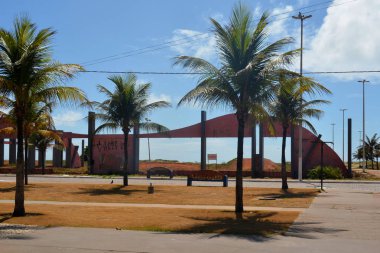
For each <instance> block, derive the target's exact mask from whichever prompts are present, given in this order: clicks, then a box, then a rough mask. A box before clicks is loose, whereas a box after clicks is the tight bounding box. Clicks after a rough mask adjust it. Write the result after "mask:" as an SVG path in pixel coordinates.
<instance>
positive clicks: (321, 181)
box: [320, 141, 324, 191]
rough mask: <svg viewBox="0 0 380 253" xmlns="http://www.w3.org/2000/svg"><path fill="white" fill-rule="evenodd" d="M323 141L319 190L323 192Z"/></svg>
mask: <svg viewBox="0 0 380 253" xmlns="http://www.w3.org/2000/svg"><path fill="white" fill-rule="evenodd" d="M323 144H324V143H323V141H321V170H320V173H321V190H322V191H323V176H324V175H323Z"/></svg>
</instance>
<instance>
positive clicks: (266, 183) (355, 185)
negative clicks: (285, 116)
mask: <svg viewBox="0 0 380 253" xmlns="http://www.w3.org/2000/svg"><path fill="white" fill-rule="evenodd" d="M111 180H113V181H114V183H115V184H122V178H121V177H113V178H103V177H94V176H77V177H73V176H57V175H45V176H41V175H32V176H30V177H29V182H30V183H37V182H46V183H47V182H49V183H52V182H55V183H82V184H109V183H110V182H111ZM1 181H7V182H14V181H15V176H14V175H0V182H1ZM149 183H153V184H154V185H186V179H185V178H174V179H172V180H169V179H150V180H149V179H146V178H144V177H130V178H129V184H131V185H148V184H149ZM288 183H289V187H290V188H319V187H320V184H319V181H318V180H304V181H302V182H299V181H298V180H293V179H289V180H288ZM221 184H222V183H221V182H193V185H194V186H197V185H202V186H220V185H221ZM228 185H229V186H230V187H234V186H235V180H234V179H230V180H229V182H228ZM244 186H245V187H270V188H272V187H274V188H278V187H281V181H280V180H279V179H244ZM324 186H325V187H326V188H327V189H345V190H354V191H368V192H380V181H352V180H340V181H336V180H335V181H334V180H331V181H329V180H326V181H325V183H324Z"/></svg>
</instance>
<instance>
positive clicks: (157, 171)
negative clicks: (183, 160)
mask: <svg viewBox="0 0 380 253" xmlns="http://www.w3.org/2000/svg"><path fill="white" fill-rule="evenodd" d="M151 176H168V177H169V178H170V179H172V178H173V171H172V170H171V169H168V168H165V167H153V168H150V169H148V170H147V173H146V178H150V177H151Z"/></svg>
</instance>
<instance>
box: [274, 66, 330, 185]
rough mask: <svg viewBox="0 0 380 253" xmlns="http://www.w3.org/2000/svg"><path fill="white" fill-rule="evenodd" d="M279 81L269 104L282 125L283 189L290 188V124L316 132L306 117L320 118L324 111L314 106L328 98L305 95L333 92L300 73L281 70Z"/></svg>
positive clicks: (275, 117)
mask: <svg viewBox="0 0 380 253" xmlns="http://www.w3.org/2000/svg"><path fill="white" fill-rule="evenodd" d="M278 81H279V83H278V86H277V89H276V92H275V100H274V101H273V103H271V104H270V105H269V111H270V112H271V114H272V116H273V118H274V120H276V121H278V122H280V123H281V125H282V149H281V178H282V187H281V188H282V189H283V190H286V189H288V182H287V173H286V159H285V150H286V134H287V131H288V129H289V127H290V126H296V125H299V124H304V125H306V126H308V127H309V128H310V129H311V130H312V131H313V132H314V133H316V131H315V129H314V127H313V125H312V124H311V123H310V122H309V121H308V120H307V119H305V118H317V119H319V117H320V115H321V114H322V111H321V110H319V109H316V108H314V106H318V105H321V104H326V103H328V101H326V100H310V101H306V100H305V99H304V98H305V95H306V94H307V95H314V93H315V92H318V93H331V92H330V91H329V90H328V89H326V88H325V87H323V86H322V85H321V84H319V83H316V82H314V81H313V80H312V79H311V78H307V77H300V76H299V75H298V74H295V73H291V72H288V71H281V72H280V74H279V80H278Z"/></svg>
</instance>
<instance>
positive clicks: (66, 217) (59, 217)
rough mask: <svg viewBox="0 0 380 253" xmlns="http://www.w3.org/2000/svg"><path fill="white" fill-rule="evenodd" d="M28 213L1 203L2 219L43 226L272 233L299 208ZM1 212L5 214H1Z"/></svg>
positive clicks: (41, 208)
mask: <svg viewBox="0 0 380 253" xmlns="http://www.w3.org/2000/svg"><path fill="white" fill-rule="evenodd" d="M26 209H27V211H28V215H27V216H26V217H15V218H11V215H10V213H11V211H12V210H13V205H11V204H0V210H1V212H0V222H6V223H13V224H27V225H40V226H72V227H97V228H117V229H129V230H149V231H168V232H179V233H219V234H243V235H251V234H256V235H262V236H268V235H271V234H274V233H281V232H283V231H286V230H287V229H288V227H289V226H290V225H291V224H292V223H293V221H294V220H295V219H296V218H297V216H298V213H297V212H263V211H256V212H246V213H244V214H243V219H237V218H236V217H235V214H234V212H226V211H219V210H194V209H166V208H154V210H152V208H129V207H128V208H124V207H86V206H55V205H26ZM1 216H2V217H3V218H1Z"/></svg>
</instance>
